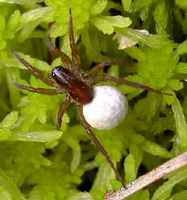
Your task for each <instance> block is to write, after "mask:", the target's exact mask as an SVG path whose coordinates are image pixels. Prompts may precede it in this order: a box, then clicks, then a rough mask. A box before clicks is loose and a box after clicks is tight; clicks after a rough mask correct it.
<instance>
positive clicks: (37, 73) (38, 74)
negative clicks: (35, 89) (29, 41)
mask: <svg viewBox="0 0 187 200" xmlns="http://www.w3.org/2000/svg"><path fill="white" fill-rule="evenodd" d="M13 54H14V55H15V57H16V58H17V59H18V60H19V61H20V62H21V63H22V64H23V65H24V66H25V67H26V68H27V69H28V70H29V71H30V72H31V73H32V74H33V75H34V76H35V77H37V78H39V79H40V80H41V81H43V82H44V83H46V84H47V85H51V86H54V81H53V80H51V79H49V78H48V77H47V76H45V72H44V71H41V70H39V69H37V68H35V67H33V66H32V65H31V64H30V63H28V62H27V61H26V60H25V59H23V58H22V57H20V55H19V54H18V53H17V52H15V51H13Z"/></svg>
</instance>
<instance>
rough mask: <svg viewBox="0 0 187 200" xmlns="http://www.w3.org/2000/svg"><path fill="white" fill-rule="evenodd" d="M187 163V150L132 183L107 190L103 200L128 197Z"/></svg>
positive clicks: (116, 199) (118, 199)
mask: <svg viewBox="0 0 187 200" xmlns="http://www.w3.org/2000/svg"><path fill="white" fill-rule="evenodd" d="M186 165H187V152H185V153H183V154H181V155H179V156H177V157H176V158H174V159H171V160H169V161H167V162H165V163H164V164H162V165H160V166H159V167H157V168H155V169H153V170H152V171H150V172H148V173H147V174H145V175H143V176H140V177H139V178H138V179H136V180H135V181H133V182H132V183H130V184H128V185H126V187H122V188H121V189H120V190H118V191H116V192H109V193H106V195H105V200H122V199H124V198H127V197H129V196H130V195H132V194H134V193H135V192H137V191H139V190H141V189H142V188H144V187H146V186H148V185H150V184H151V183H153V182H155V181H157V180H159V179H161V178H163V177H165V176H166V175H168V174H169V173H171V172H174V171H176V170H177V169H180V168H182V167H184V166H186Z"/></svg>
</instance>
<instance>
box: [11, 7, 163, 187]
mask: <svg viewBox="0 0 187 200" xmlns="http://www.w3.org/2000/svg"><path fill="white" fill-rule="evenodd" d="M69 41H70V48H71V59H70V58H69V57H68V56H67V55H66V54H65V53H64V52H62V51H61V50H60V49H58V48H56V47H55V45H53V43H52V41H51V38H50V36H48V42H47V45H48V49H49V53H50V54H51V56H52V57H53V58H56V57H60V58H61V61H62V63H63V64H64V65H63V66H58V67H55V68H54V69H52V71H51V73H50V74H49V76H46V75H45V73H44V71H42V70H39V69H37V68H35V67H34V66H32V65H31V64H30V63H28V62H27V61H26V60H25V59H23V58H22V57H21V56H20V55H19V53H17V52H15V51H13V54H14V55H15V57H16V58H17V59H18V60H19V61H20V62H21V63H22V64H23V65H24V66H25V67H26V68H27V70H28V71H29V72H30V73H32V75H34V76H35V77H36V78H38V79H40V80H41V81H42V82H44V83H45V84H47V85H49V86H51V88H49V89H47V88H35V87H32V86H29V85H23V84H19V83H15V84H16V87H17V88H19V89H23V90H27V91H30V92H34V93H40V94H45V95H56V94H60V93H65V94H66V96H65V100H64V102H63V103H62V104H61V105H60V107H59V111H58V114H57V127H58V128H60V127H61V123H62V118H63V115H64V113H65V112H66V111H67V109H68V108H69V106H70V105H71V104H75V105H76V108H77V112H78V115H79V119H80V123H81V125H82V126H83V127H84V129H85V132H86V133H87V135H88V136H89V138H90V139H91V141H92V142H93V143H94V144H95V145H96V146H97V148H98V149H99V151H100V152H101V154H102V155H103V156H104V157H105V159H106V161H107V162H108V163H109V165H110V166H111V168H112V169H113V170H114V173H115V175H116V178H117V180H119V181H120V182H121V183H122V184H123V178H122V176H121V175H120V173H119V172H118V169H117V167H116V165H115V164H114V162H113V161H112V159H111V158H110V156H109V154H108V152H107V151H106V150H105V148H104V146H103V145H102V143H101V141H100V140H99V139H98V138H97V137H96V135H95V134H94V132H93V130H92V129H93V128H92V127H91V125H90V124H89V123H88V122H87V121H86V119H85V117H84V114H83V106H84V105H86V104H88V103H89V102H91V101H92V100H93V98H94V91H93V88H94V85H95V83H96V82H97V81H100V80H102V81H112V82H115V83H117V84H126V85H128V86H131V87H136V88H141V89H145V90H150V91H152V92H157V93H161V92H160V91H159V90H156V89H153V88H151V87H149V86H145V85H143V84H140V83H137V82H132V81H129V80H127V79H126V78H117V77H114V76H110V75H107V74H104V73H103V76H102V77H100V78H98V76H97V74H98V72H99V71H100V70H102V69H103V68H104V67H105V66H108V65H109V64H110V63H100V64H97V65H96V66H95V67H94V68H92V69H91V70H89V71H87V72H84V74H82V73H81V72H80V64H81V63H80V56H79V52H78V49H77V46H76V43H75V37H74V30H73V19H72V14H71V11H70V15H69Z"/></svg>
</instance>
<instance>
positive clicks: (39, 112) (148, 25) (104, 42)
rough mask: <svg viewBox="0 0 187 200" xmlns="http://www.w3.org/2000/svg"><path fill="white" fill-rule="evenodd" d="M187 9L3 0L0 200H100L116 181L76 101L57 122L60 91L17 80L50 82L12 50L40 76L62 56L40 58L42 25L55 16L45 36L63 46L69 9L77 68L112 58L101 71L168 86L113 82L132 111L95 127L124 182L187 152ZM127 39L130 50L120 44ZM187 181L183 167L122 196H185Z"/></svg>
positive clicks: (104, 1) (126, 0) (147, 0)
mask: <svg viewBox="0 0 187 200" xmlns="http://www.w3.org/2000/svg"><path fill="white" fill-rule="evenodd" d="M186 7H187V4H186V1H184V0H183V1H182V0H176V1H169V0H134V1H131V0H123V1H121V2H120V1H112V0H91V1H88V0H81V1H77V0H71V1H70V0H45V1H38V0H33V1H27V0H1V1H0V11H1V12H0V89H1V92H0V119H1V122H0V141H1V144H0V161H1V162H0V182H1V183H0V200H1V199H2V200H5V199H12V200H14V199H15V200H21V199H28V200H44V199H45V200H63V199H68V200H79V199H90V200H92V199H94V200H99V199H103V196H104V193H105V192H106V191H108V190H111V189H117V188H119V187H120V184H119V182H118V181H116V180H115V177H114V174H113V171H112V170H111V169H110V167H109V166H108V164H107V163H106V161H105V160H104V158H103V157H102V156H101V154H100V153H99V152H98V150H97V149H96V148H95V147H94V145H92V144H91V142H90V141H89V139H88V138H87V136H86V134H85V133H84V129H83V128H82V127H81V126H80V124H79V122H78V120H77V117H76V111H75V109H74V107H73V106H72V107H71V109H70V110H69V111H68V112H67V113H66V115H65V116H64V119H63V125H62V128H61V129H60V130H57V128H56V123H55V120H56V112H57V110H58V106H59V104H60V103H61V102H62V101H63V100H64V95H56V96H46V95H40V94H34V93H29V92H25V91H24V92H23V91H20V90H18V89H17V88H16V87H15V85H14V82H15V81H16V82H19V83H24V84H30V85H32V86H35V87H48V86H46V85H45V84H44V83H42V82H41V81H39V80H37V79H36V78H35V77H33V76H32V75H31V74H29V73H28V72H27V71H26V70H25V68H24V66H23V65H22V64H20V63H19V62H18V61H17V60H16V59H15V57H14V56H13V55H12V53H11V51H12V49H15V50H16V51H18V52H20V53H22V56H23V57H24V58H25V59H26V60H28V62H30V63H31V64H33V65H34V66H36V67H37V68H39V69H41V70H44V71H45V72H46V74H47V73H48V72H49V71H50V70H51V68H52V67H54V66H57V65H59V64H63V63H61V61H60V59H55V60H54V61H53V62H52V67H51V66H50V65H49V64H48V63H47V60H48V54H47V47H46V38H47V34H48V23H50V22H52V21H55V22H56V23H55V25H54V26H52V29H51V30H50V34H51V36H52V37H54V38H56V37H59V45H60V47H61V48H62V49H63V51H65V52H66V53H67V54H69V52H70V48H69V41H68V15H69V9H70V8H71V9H72V13H73V19H74V24H75V33H76V36H77V41H78V47H79V49H80V54H81V60H82V70H87V69H89V66H91V64H92V63H97V62H104V61H109V60H115V61H116V63H115V65H113V66H112V67H111V68H110V69H109V71H108V72H107V73H109V74H112V75H115V76H127V77H128V79H129V80H133V81H137V82H140V83H144V84H146V85H148V86H150V87H154V88H156V89H159V90H162V91H164V92H170V93H171V94H173V95H172V96H168V95H161V94H155V93H151V92H148V93H142V92H143V91H142V90H140V89H137V88H130V87H128V86H125V85H122V86H118V88H119V89H120V90H121V91H123V92H125V93H126V94H127V96H128V99H129V105H130V108H129V113H128V115H127V117H126V119H124V121H123V122H122V123H121V124H120V125H119V126H118V127H117V128H115V129H112V130H109V131H97V130H95V133H96V135H97V136H98V137H99V138H100V139H101V140H102V143H103V144H104V146H105V148H106V150H107V151H108V152H109V154H110V156H111V157H112V159H113V160H114V161H115V162H119V161H120V163H121V172H124V174H125V179H126V181H127V182H128V181H133V180H134V179H136V178H137V176H139V175H142V174H143V173H145V172H146V171H149V170H151V169H152V168H153V167H155V166H158V165H159V164H161V163H163V162H164V161H166V160H167V159H169V158H172V157H174V156H176V154H178V153H180V152H182V151H186V149H187V124H186V114H187V103H186V102H187V101H186V95H187V92H186V91H187V90H186V86H187V85H186V83H185V82H182V81H181V80H185V79H186V76H187V57H186V55H187V45H186V44H187V42H186V40H185V35H186V34H187V29H186V27H187V17H186V16H185V15H184V14H183V13H184V12H185V11H186ZM114 15H115V16H114ZM138 29H139V30H141V29H145V30H147V31H149V34H144V33H142V32H141V31H137V30H138ZM116 39H117V40H116ZM125 39H127V41H128V45H129V48H125V45H126V44H124V43H122V42H123V41H124V40H125ZM129 39H130V40H131V41H129ZM135 43H136V44H137V45H133V44H135ZM118 45H119V46H120V49H121V50H119V48H118ZM121 63H122V64H121ZM124 63H125V64H124ZM140 93H142V95H140ZM95 168H97V173H96V177H95V176H94V175H93V174H95V173H93V171H94V169H95ZM142 168H143V169H144V171H143V172H142V170H141V169H142ZM88 171H90V175H87V176H86V180H87V181H88V179H89V177H91V178H90V182H92V183H93V184H92V185H90V186H89V185H87V186H86V187H85V188H87V187H90V189H89V191H87V192H86V191H84V192H83V191H82V190H84V189H82V190H80V188H81V187H80V184H82V185H84V184H83V183H82V180H83V179H82V176H83V174H85V172H88ZM84 181H85V180H84ZM85 182H86V181H85ZM86 183H87V182H86ZM186 187H187V177H186V169H185V168H184V169H183V170H180V171H178V172H177V173H175V174H173V175H172V176H170V177H169V178H168V180H167V181H165V182H164V183H163V184H161V183H158V184H156V185H155V186H154V187H150V188H147V189H146V190H143V191H140V192H138V193H137V194H135V195H133V196H132V197H130V198H129V199H133V200H141V199H142V200H145V199H146V200H149V199H152V200H164V199H185V196H186V190H187V188H186ZM152 196H153V197H152ZM151 197H152V198H151Z"/></svg>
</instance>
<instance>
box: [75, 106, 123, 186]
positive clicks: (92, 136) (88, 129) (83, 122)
mask: <svg viewBox="0 0 187 200" xmlns="http://www.w3.org/2000/svg"><path fill="white" fill-rule="evenodd" d="M77 109H78V113H79V117H80V123H81V125H82V126H83V127H84V129H85V130H86V133H87V135H88V136H89V138H90V139H91V141H92V142H93V143H94V144H95V145H96V146H97V148H98V149H99V151H100V152H101V153H102V154H103V156H104V157H105V159H106V161H107V162H108V163H109V165H110V166H111V168H112V169H113V170H114V173H115V175H116V178H117V180H118V181H120V182H121V183H122V185H124V183H123V178H122V177H121V175H120V174H119V171H118V169H117V168H116V166H115V164H114V163H113V161H112V159H111V158H110V156H109V154H108V152H107V151H106V150H105V148H104V146H103V145H102V143H101V142H100V140H99V139H98V138H97V137H96V135H95V134H94V133H93V131H92V127H91V126H90V125H89V124H88V123H87V122H86V120H85V118H84V115H83V110H82V106H78V108H77Z"/></svg>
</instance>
